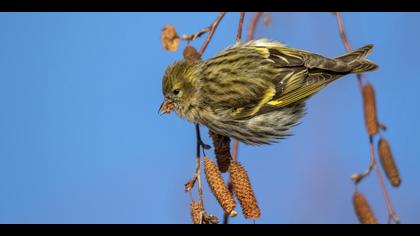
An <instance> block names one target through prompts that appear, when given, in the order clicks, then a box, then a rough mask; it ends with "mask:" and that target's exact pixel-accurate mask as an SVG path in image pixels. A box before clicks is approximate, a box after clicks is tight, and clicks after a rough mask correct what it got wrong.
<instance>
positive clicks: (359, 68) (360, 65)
mask: <svg viewBox="0 0 420 236" xmlns="http://www.w3.org/2000/svg"><path fill="white" fill-rule="evenodd" d="M372 48H373V45H372V44H368V45H366V46H364V47H361V48H359V49H357V50H353V51H351V52H348V53H346V54H344V55H342V56H340V57H337V58H335V59H337V60H341V61H343V62H345V63H347V64H348V65H349V66H351V68H352V71H351V72H352V73H362V72H367V71H372V70H375V69H377V68H378V65H376V64H375V63H373V62H371V61H369V60H368V59H366V57H367V55H369V53H370V51H372Z"/></svg>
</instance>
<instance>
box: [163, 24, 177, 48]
mask: <svg viewBox="0 0 420 236" xmlns="http://www.w3.org/2000/svg"><path fill="white" fill-rule="evenodd" d="M160 40H161V41H162V45H163V48H164V49H166V50H168V51H176V50H177V49H178V44H179V36H178V34H177V33H176V29H175V27H173V26H172V25H166V26H165V27H164V28H163V29H162V34H161V36H160Z"/></svg>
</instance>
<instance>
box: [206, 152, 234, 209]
mask: <svg viewBox="0 0 420 236" xmlns="http://www.w3.org/2000/svg"><path fill="white" fill-rule="evenodd" d="M204 173H205V175H206V179H207V183H208V184H209V187H210V189H211V191H212V192H213V195H214V196H215V197H216V199H217V201H218V202H219V204H220V206H221V207H222V208H223V210H224V211H225V212H226V213H227V214H230V215H231V216H235V215H236V212H235V211H234V210H233V208H235V205H236V204H235V200H234V199H233V196H232V193H231V192H230V191H229V189H228V188H227V187H226V185H225V182H224V181H223V178H222V175H221V173H220V171H219V170H218V168H217V166H216V164H215V163H214V162H213V161H211V160H210V159H209V158H208V157H204Z"/></svg>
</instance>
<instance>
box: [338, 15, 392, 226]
mask: <svg viewBox="0 0 420 236" xmlns="http://www.w3.org/2000/svg"><path fill="white" fill-rule="evenodd" d="M335 16H336V19H337V24H338V29H339V32H340V37H341V41H342V42H343V44H344V47H345V48H346V50H347V51H351V46H350V43H349V40H348V38H347V35H346V31H345V29H344V23H343V18H342V16H341V13H340V12H336V13H335ZM357 81H358V85H359V88H360V91H362V90H363V81H362V75H361V74H357ZM369 147H370V163H369V167H368V170H367V171H366V172H365V173H363V174H362V175H361V178H360V179H359V180H358V181H357V182H360V180H361V179H363V178H364V177H366V176H367V175H369V174H370V172H371V170H372V168H373V169H374V170H375V172H376V175H377V178H378V181H379V185H380V188H381V190H382V193H383V195H384V199H385V204H386V207H387V210H388V214H389V219H391V218H392V219H393V220H394V222H395V223H397V224H398V223H400V220H399V219H398V216H397V214H396V213H395V211H394V208H393V207H392V202H391V199H390V197H389V194H388V190H387V189H386V187H385V182H384V179H383V177H382V173H381V171H380V170H379V168H378V165H377V164H376V159H375V148H374V144H373V136H369ZM389 219H388V222H389Z"/></svg>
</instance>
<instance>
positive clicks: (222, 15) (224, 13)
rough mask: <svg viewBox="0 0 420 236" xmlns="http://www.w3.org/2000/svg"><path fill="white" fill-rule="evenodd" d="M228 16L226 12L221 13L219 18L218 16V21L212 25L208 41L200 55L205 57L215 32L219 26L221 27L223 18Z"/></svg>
mask: <svg viewBox="0 0 420 236" xmlns="http://www.w3.org/2000/svg"><path fill="white" fill-rule="evenodd" d="M225 15H226V12H221V13H220V14H219V16H217V18H216V20H215V21H214V23H213V24H212V25H211V29H210V32H209V34H208V35H207V38H206V41H204V43H203V45H202V46H201V48H200V51H199V53H200V55H203V53H204V51H205V50H206V48H207V46H208V45H209V43H210V40H211V38H212V37H213V34H214V32H215V31H216V29H217V26H219V23H220V21H221V20H222V19H223V17H224V16H225Z"/></svg>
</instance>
